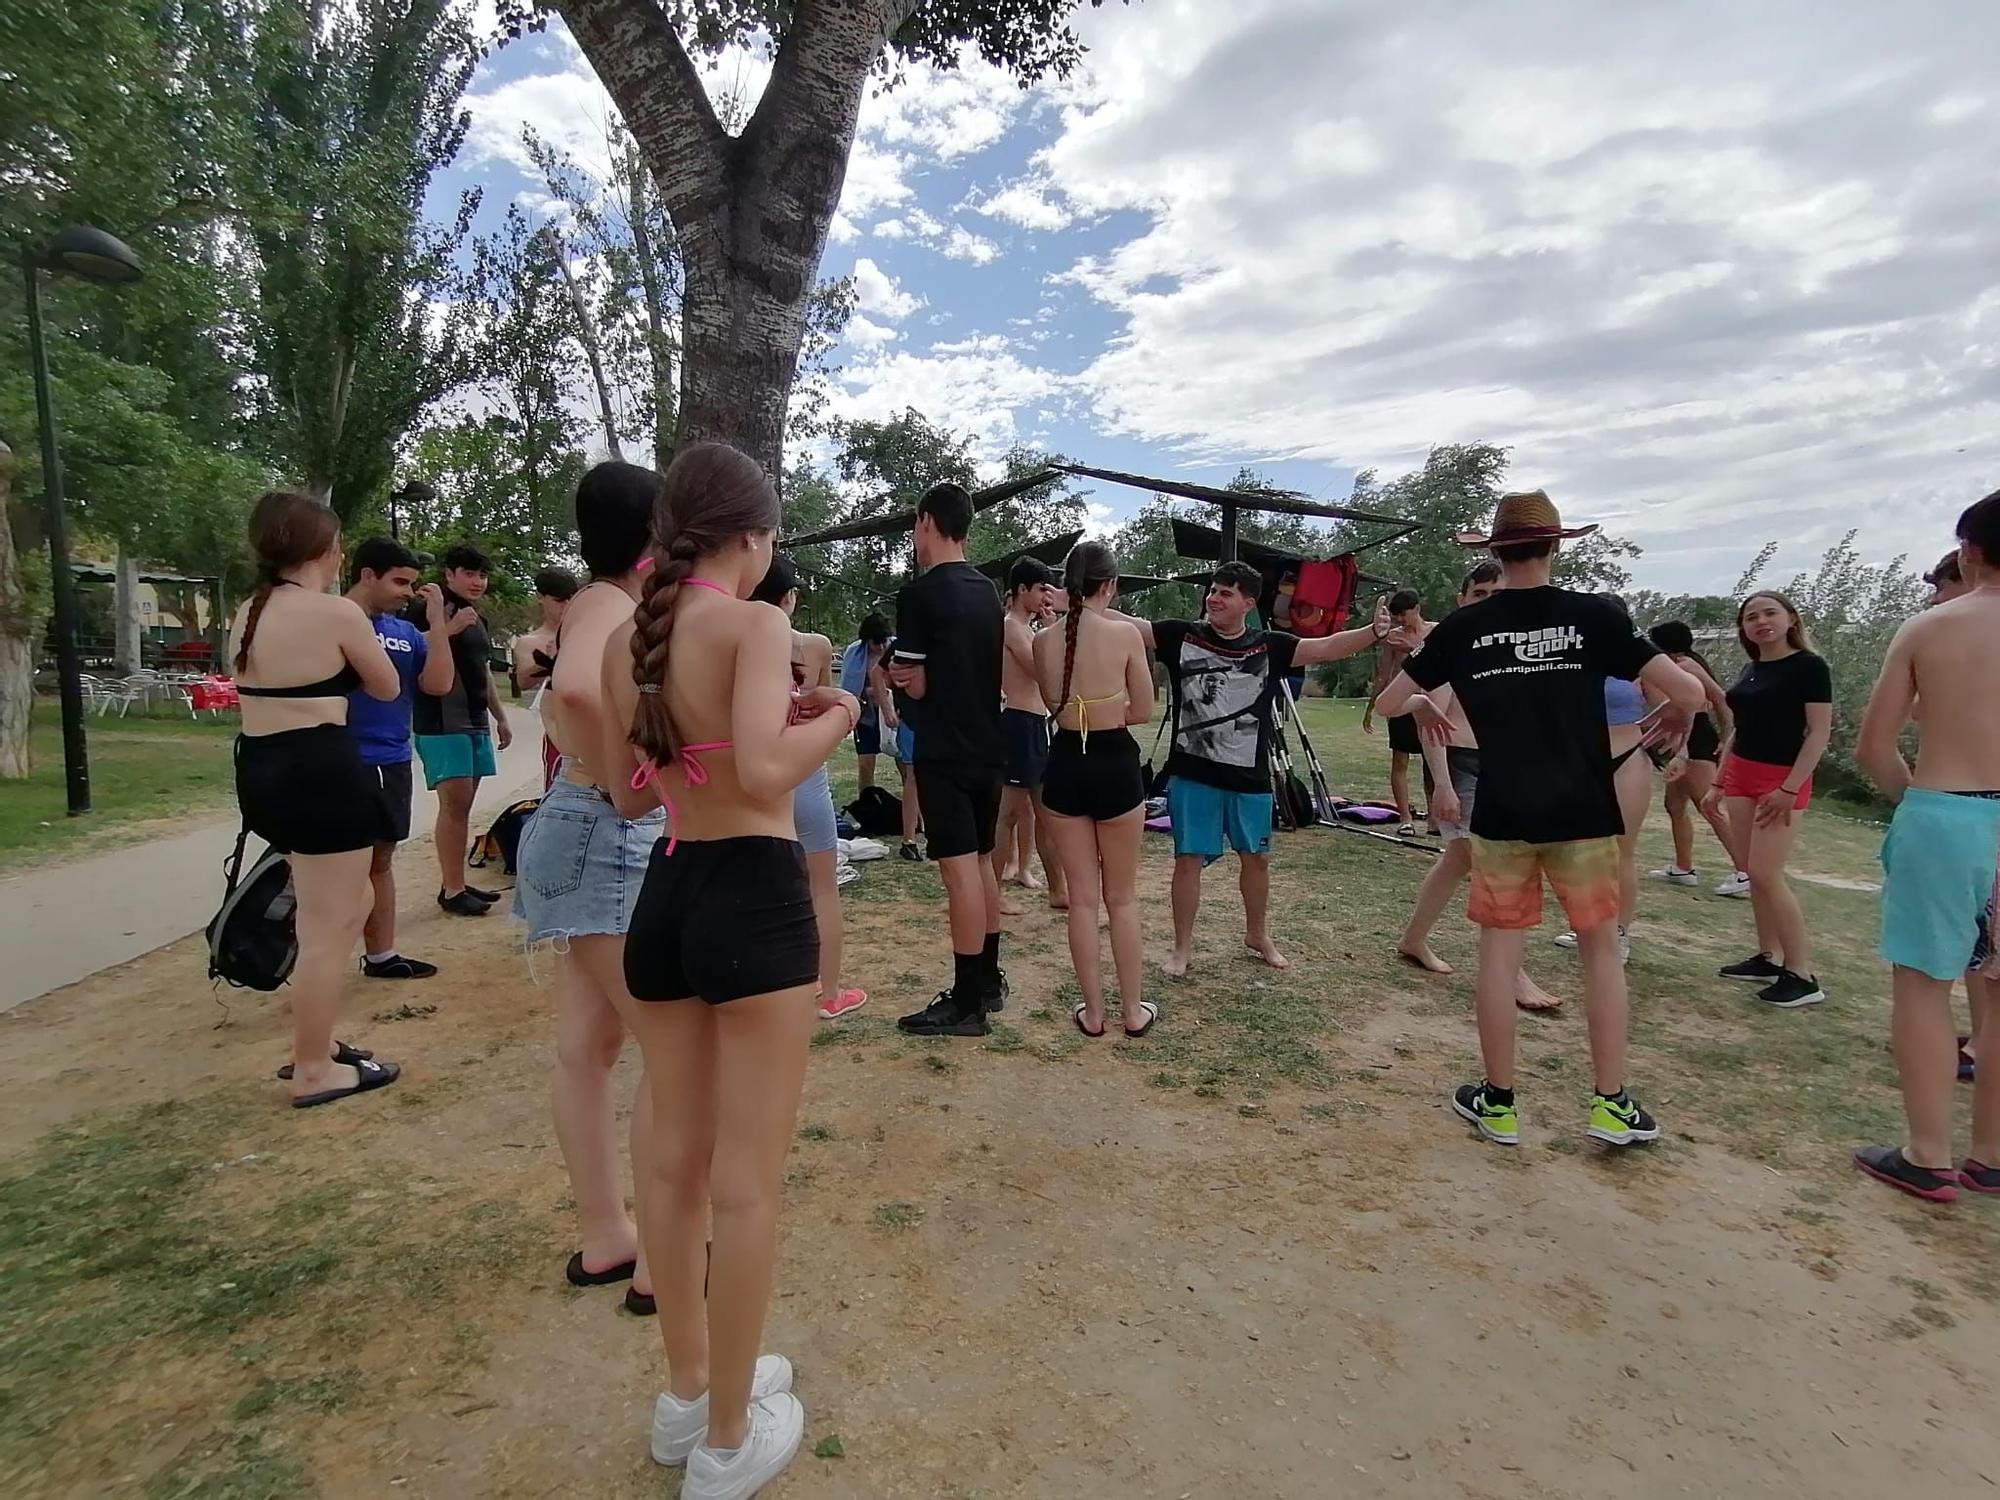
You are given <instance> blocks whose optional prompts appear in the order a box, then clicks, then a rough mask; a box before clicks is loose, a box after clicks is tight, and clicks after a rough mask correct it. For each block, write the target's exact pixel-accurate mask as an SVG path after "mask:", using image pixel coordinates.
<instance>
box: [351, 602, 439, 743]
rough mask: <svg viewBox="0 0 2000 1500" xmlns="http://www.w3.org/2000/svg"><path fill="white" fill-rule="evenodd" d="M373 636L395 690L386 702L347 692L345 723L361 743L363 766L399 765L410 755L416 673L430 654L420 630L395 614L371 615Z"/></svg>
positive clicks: (356, 741)
mask: <svg viewBox="0 0 2000 1500" xmlns="http://www.w3.org/2000/svg"><path fill="white" fill-rule="evenodd" d="M375 639H376V640H378V641H380V642H381V643H382V649H383V650H384V651H386V652H388V653H389V661H390V662H391V664H392V665H394V667H395V668H396V681H397V683H398V689H399V690H398V691H397V693H396V696H395V697H394V698H392V699H391V700H390V701H389V702H387V703H384V702H383V701H382V700H381V699H379V698H371V697H369V696H368V695H367V694H366V693H360V692H356V693H349V694H348V695H347V727H348V730H349V731H350V732H351V733H352V734H353V735H354V742H355V743H356V744H357V745H359V746H360V747H361V764H363V765H364V766H400V765H401V764H403V762H404V761H406V760H408V759H409V758H410V713H411V709H412V706H413V704H414V702H415V699H416V696H417V674H418V673H419V672H421V671H423V669H424V659H425V658H426V657H427V656H428V655H429V654H430V647H429V644H428V643H427V642H426V641H425V640H424V633H423V632H422V631H421V630H419V629H417V627H416V626H414V625H412V624H411V623H410V622H409V621H408V620H404V619H399V618H398V617H397V616H395V615H377V616H376V617H375Z"/></svg>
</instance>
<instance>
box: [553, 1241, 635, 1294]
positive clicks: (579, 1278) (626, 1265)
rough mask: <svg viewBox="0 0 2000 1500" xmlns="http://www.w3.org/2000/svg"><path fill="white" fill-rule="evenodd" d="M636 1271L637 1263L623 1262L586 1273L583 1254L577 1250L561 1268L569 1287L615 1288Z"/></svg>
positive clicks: (633, 1261) (629, 1278)
mask: <svg viewBox="0 0 2000 1500" xmlns="http://www.w3.org/2000/svg"><path fill="white" fill-rule="evenodd" d="M638 1269H639V1262H638V1261H636V1260H625V1261H620V1262H619V1263H618V1264H617V1265H615V1266H606V1267H605V1268H604V1269H603V1270H601V1271H586V1270H584V1268H583V1252H582V1251H581V1250H579V1251H577V1252H576V1254H574V1255H572V1256H571V1257H570V1258H569V1264H568V1265H566V1266H564V1267H563V1276H564V1277H565V1278H566V1279H567V1280H568V1281H569V1284H570V1285H571V1286H615V1285H616V1284H617V1283H619V1282H621V1281H630V1280H631V1279H632V1273H633V1272H634V1271H636V1270H638Z"/></svg>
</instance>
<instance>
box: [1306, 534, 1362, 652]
mask: <svg viewBox="0 0 2000 1500" xmlns="http://www.w3.org/2000/svg"><path fill="white" fill-rule="evenodd" d="M1359 573H1360V570H1359V568H1358V567H1357V566H1356V565H1355V561H1354V556H1353V554H1352V553H1348V554H1345V555H1343V556H1340V557H1336V558H1332V559H1329V560H1328V561H1326V562H1308V563H1302V564H1300V566H1299V580H1298V582H1297V584H1295V585H1294V586H1293V588H1292V597H1291V609H1290V612H1289V613H1290V625H1291V630H1292V634H1294V635H1299V636H1307V637H1319V636H1327V635H1332V634H1333V633H1334V632H1335V631H1336V630H1338V629H1340V627H1341V626H1342V625H1344V624H1346V623H1347V611H1348V609H1349V607H1350V606H1351V605H1352V604H1353V602H1354V585H1355V582H1356V580H1357V578H1358V577H1359Z"/></svg>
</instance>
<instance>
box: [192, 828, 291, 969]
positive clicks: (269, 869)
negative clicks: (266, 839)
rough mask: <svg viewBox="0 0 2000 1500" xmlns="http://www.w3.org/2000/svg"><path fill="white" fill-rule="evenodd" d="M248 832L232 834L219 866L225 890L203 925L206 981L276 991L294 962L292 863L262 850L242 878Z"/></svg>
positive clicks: (270, 851) (276, 854)
mask: <svg viewBox="0 0 2000 1500" xmlns="http://www.w3.org/2000/svg"><path fill="white" fill-rule="evenodd" d="M249 838H250V830H249V829H248V828H245V829H244V830H243V831H242V832H241V833H239V834H237V835H236V850H235V852H234V853H233V854H231V855H230V857H229V863H228V864H227V865H226V866H224V870H223V875H224V879H225V881H226V884H227V889H225V890H224V892H223V895H222V905H221V907H220V908H219V909H218V910H217V911H216V913H215V916H214V917H213V918H211V919H210V921H209V924H208V977H209V978H210V979H222V980H227V981H228V982H229V983H230V984H233V985H236V986H237V987H238V988H240V989H251V990H264V991H266V992H269V991H271V990H275V989H277V988H278V987H279V986H280V985H282V984H283V983H284V982H285V981H286V980H287V979H290V978H291V977H292V965H293V964H295V963H297V962H298V957H299V934H298V923H297V915H298V900H297V898H296V897H295V896H294V895H293V893H292V863H291V861H290V860H288V859H286V858H285V856H284V855H282V854H280V853H279V852H278V851H277V850H275V849H269V848H267V849H265V851H264V852H263V853H262V854H261V855H259V856H258V859H257V863H255V864H254V865H252V866H251V867H250V871H249V873H248V874H244V873H243V846H244V845H245V844H246V843H247V842H248V841H249Z"/></svg>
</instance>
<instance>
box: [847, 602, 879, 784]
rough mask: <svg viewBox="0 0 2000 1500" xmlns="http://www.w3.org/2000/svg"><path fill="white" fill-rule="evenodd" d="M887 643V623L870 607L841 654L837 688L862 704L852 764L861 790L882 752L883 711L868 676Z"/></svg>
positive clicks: (872, 778) (870, 781)
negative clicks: (850, 694) (838, 685)
mask: <svg viewBox="0 0 2000 1500" xmlns="http://www.w3.org/2000/svg"><path fill="white" fill-rule="evenodd" d="M888 644H889V622H888V621H887V620H885V619H884V618H883V617H882V616H881V614H880V613H878V612H877V611H874V610H870V611H869V612H868V613H867V614H866V615H864V616H862V619H861V625H860V628H859V629H858V630H856V631H855V639H854V641H853V642H852V643H851V644H850V645H848V647H847V648H846V649H845V650H844V651H842V652H841V653H840V690H841V691H842V692H843V693H852V694H854V696H855V698H856V699H857V700H858V701H859V702H860V704H861V719H860V721H859V722H858V723H857V724H856V725H855V726H854V765H855V770H856V772H857V779H858V789H859V790H861V791H866V790H868V788H869V787H871V786H873V785H875V757H876V756H878V755H880V754H881V753H882V712H881V709H880V707H879V706H878V705H877V703H876V701H875V695H874V693H873V692H871V691H870V687H871V684H870V681H869V679H870V676H871V674H872V673H873V670H874V668H875V666H876V664H877V663H879V662H880V661H881V660H882V655H883V652H884V650H885V648H886V647H887V646H888Z"/></svg>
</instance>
